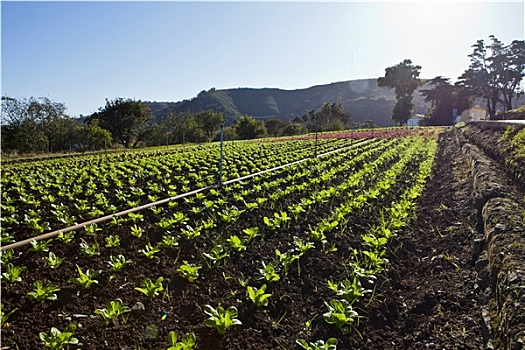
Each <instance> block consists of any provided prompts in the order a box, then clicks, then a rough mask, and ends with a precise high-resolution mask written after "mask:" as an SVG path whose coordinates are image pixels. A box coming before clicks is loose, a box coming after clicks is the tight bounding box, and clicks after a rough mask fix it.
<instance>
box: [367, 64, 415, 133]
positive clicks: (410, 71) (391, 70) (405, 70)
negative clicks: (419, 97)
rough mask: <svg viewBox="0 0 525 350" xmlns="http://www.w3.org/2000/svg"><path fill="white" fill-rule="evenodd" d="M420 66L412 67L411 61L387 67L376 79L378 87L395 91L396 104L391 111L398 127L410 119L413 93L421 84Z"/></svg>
mask: <svg viewBox="0 0 525 350" xmlns="http://www.w3.org/2000/svg"><path fill="white" fill-rule="evenodd" d="M420 70H421V66H414V65H413V64H412V61H411V60H408V59H406V60H404V61H403V62H401V63H399V64H397V65H395V66H392V67H388V68H386V69H385V76H384V77H380V78H378V79H377V83H378V85H379V86H380V87H388V88H391V89H392V88H393V89H395V93H396V100H397V102H396V104H395V105H394V108H393V109H392V120H394V121H395V122H396V123H398V124H399V125H403V124H406V122H407V120H408V119H410V115H411V113H412V109H413V108H414V104H413V103H412V99H413V97H414V91H415V90H416V89H417V87H418V86H419V85H420V84H421V82H420V79H419V73H420Z"/></svg>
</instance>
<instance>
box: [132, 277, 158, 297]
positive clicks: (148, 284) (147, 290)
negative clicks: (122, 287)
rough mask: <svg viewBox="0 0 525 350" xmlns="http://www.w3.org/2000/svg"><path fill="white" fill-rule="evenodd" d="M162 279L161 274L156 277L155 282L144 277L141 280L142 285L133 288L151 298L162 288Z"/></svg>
mask: <svg viewBox="0 0 525 350" xmlns="http://www.w3.org/2000/svg"><path fill="white" fill-rule="evenodd" d="M163 281H164V277H162V276H161V277H159V278H157V280H156V281H155V282H153V281H151V280H150V279H149V278H146V279H144V280H143V281H142V287H135V289H136V290H138V291H139V292H141V293H144V294H146V295H147V296H148V298H150V299H153V298H154V297H156V296H157V295H159V293H160V292H162V291H163V290H164V287H163V286H162V282H163Z"/></svg>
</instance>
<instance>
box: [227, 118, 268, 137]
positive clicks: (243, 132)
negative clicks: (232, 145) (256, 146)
mask: <svg viewBox="0 0 525 350" xmlns="http://www.w3.org/2000/svg"><path fill="white" fill-rule="evenodd" d="M234 125H235V133H236V134H237V137H238V138H239V139H241V140H247V139H255V138H258V137H264V136H266V128H265V126H264V122H262V121H260V120H255V119H253V118H251V117H249V116H242V117H241V118H240V119H239V120H236V121H235V124H234Z"/></svg>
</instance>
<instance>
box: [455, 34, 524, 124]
mask: <svg viewBox="0 0 525 350" xmlns="http://www.w3.org/2000/svg"><path fill="white" fill-rule="evenodd" d="M490 39H491V44H490V45H485V41H484V40H482V39H480V40H478V41H477V42H476V44H474V45H472V47H473V48H474V50H473V52H472V53H471V54H470V55H468V57H470V66H469V68H468V69H467V70H466V71H465V72H464V73H463V74H462V75H461V76H460V77H459V84H460V85H461V86H463V87H464V88H466V89H468V90H469V91H470V92H471V93H472V95H474V96H476V97H480V98H483V99H485V101H486V108H487V112H488V114H489V117H490V119H495V118H496V113H497V112H498V109H499V108H498V106H499V105H500V104H501V106H502V107H503V111H504V112H505V111H507V110H510V109H512V107H513V106H512V101H513V99H514V98H515V97H516V98H518V97H519V96H520V95H521V94H523V90H522V88H521V81H522V79H523V77H524V70H525V46H524V41H523V40H514V41H513V42H512V43H511V44H510V45H504V44H503V43H502V42H501V41H500V40H498V39H497V38H496V37H495V36H494V35H491V36H490Z"/></svg>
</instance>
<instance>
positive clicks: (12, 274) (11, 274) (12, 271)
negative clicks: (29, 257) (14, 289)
mask: <svg viewBox="0 0 525 350" xmlns="http://www.w3.org/2000/svg"><path fill="white" fill-rule="evenodd" d="M25 269H26V267H25V266H22V267H18V266H14V265H13V264H12V263H7V264H6V265H5V267H4V270H5V271H4V272H2V280H5V281H7V282H11V283H13V282H21V281H22V277H21V276H20V275H21V274H22V272H24V270H25Z"/></svg>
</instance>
